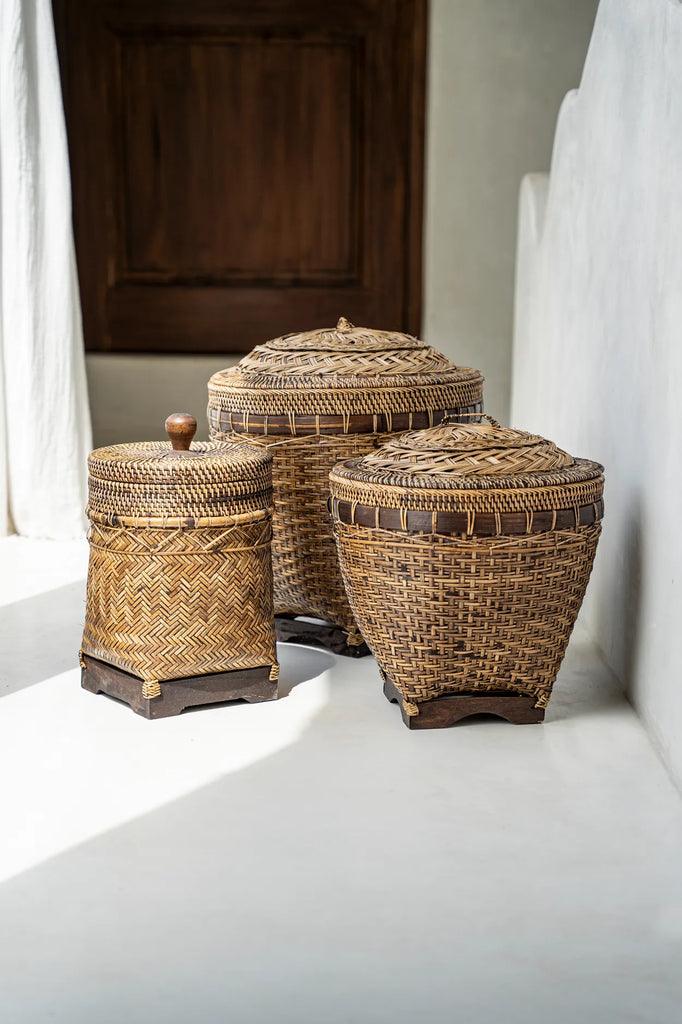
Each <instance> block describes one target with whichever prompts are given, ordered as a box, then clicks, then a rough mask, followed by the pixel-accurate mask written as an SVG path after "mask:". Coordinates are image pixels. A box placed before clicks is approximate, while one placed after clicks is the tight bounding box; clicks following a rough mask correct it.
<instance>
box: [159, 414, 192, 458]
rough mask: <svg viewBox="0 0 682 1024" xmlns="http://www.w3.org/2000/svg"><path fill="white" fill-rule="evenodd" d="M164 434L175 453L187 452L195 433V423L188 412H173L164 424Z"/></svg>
mask: <svg viewBox="0 0 682 1024" xmlns="http://www.w3.org/2000/svg"><path fill="white" fill-rule="evenodd" d="M165 427H166V433H167V434H168V437H169V439H170V443H171V444H172V445H173V451H175V452H188V451H189V448H190V445H191V443H192V438H193V437H194V435H195V434H196V432H197V421H196V420H195V418H194V416H191V415H190V414H189V413H188V412H174V413H171V415H170V416H169V417H168V419H167V420H166V423H165Z"/></svg>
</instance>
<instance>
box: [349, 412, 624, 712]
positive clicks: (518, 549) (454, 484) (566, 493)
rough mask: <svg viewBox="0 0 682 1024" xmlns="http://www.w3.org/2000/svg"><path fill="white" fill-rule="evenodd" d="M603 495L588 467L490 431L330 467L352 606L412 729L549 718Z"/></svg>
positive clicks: (412, 436)
mask: <svg viewBox="0 0 682 1024" xmlns="http://www.w3.org/2000/svg"><path fill="white" fill-rule="evenodd" d="M486 418H487V417H486ZM603 485H604V478H603V475H602V467H601V466H600V465H598V464H597V463H595V462H588V461H586V460H584V459H573V458H571V456H570V455H567V454H566V453H565V452H563V451H561V450H560V449H559V448H557V447H556V445H554V444H552V443H551V442H549V441H545V440H543V438H541V437H537V436H535V435H533V434H527V433H525V432H523V431H520V430H511V429H509V428H504V427H500V426H499V425H498V424H496V423H495V422H494V421H490V422H489V423H487V424H479V423H471V424H468V425H461V424H460V425H456V424H450V423H448V424H443V425H441V426H438V427H434V428H433V429H431V430H424V431H417V432H413V433H408V434H404V435H403V436H402V437H399V438H397V439H394V440H392V441H391V442H390V443H389V444H387V445H386V446H384V447H383V448H381V449H380V450H378V451H376V452H372V453H370V454H368V455H366V456H365V457H364V458H361V459H357V460H351V461H346V462H344V463H341V464H340V465H338V466H336V467H335V469H334V470H333V472H332V474H331V495H332V497H331V509H332V514H333V518H334V530H335V535H336V540H337V544H338V550H339V558H340V564H341V569H342V572H343V578H344V581H345V584H346V589H347V593H348V597H349V599H350V604H351V607H352V609H353V612H354V614H355V617H356V620H357V622H358V624H359V626H360V629H361V630H362V633H363V636H364V637H365V639H366V641H367V643H368V644H369V646H370V647H371V649H372V651H373V652H374V654H375V655H376V658H377V661H378V662H379V666H380V668H381V669H382V672H383V675H384V679H385V682H386V686H385V692H386V694H387V696H389V698H391V699H398V700H399V702H400V703H401V707H402V711H403V718H404V720H405V722H406V724H407V725H409V726H410V727H411V728H428V727H432V726H435V725H449V724H452V722H454V721H457V720H458V719H459V718H462V717H465V716H466V715H469V714H475V713H478V712H491V713H495V714H500V715H502V716H503V717H505V718H508V719H510V720H511V721H519V722H523V721H541V720H542V718H543V717H544V709H545V707H546V706H547V703H548V700H549V697H550V693H551V690H552V685H553V682H554V679H555V677H556V674H557V671H558V669H559V665H560V664H561V660H562V658H563V656H564V652H565V649H566V645H567V643H568V638H569V636H570V633H571V630H572V628H573V625H574V622H575V619H576V616H577V614H578V610H579V608H580V604H581V602H582V599H583V595H584V593H585V587H586V586H587V581H588V579H589V576H590V572H591V569H592V562H593V559H594V554H595V550H596V546H597V541H598V539H599V534H600V530H601V518H602V515H603V501H602V493H603Z"/></svg>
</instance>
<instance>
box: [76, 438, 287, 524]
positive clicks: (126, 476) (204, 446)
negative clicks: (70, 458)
mask: <svg viewBox="0 0 682 1024" xmlns="http://www.w3.org/2000/svg"><path fill="white" fill-rule="evenodd" d="M88 471H89V497H88V509H89V511H91V512H92V513H93V514H95V515H97V514H104V515H114V514H125V515H139V516H150V515H160V516H162V515H171V516H220V515H234V514H239V513H241V512H250V511H257V510H259V509H262V508H264V507H266V506H267V505H269V504H270V498H271V488H272V479H271V467H270V458H269V456H268V454H267V452H265V451H263V450H258V449H254V448H253V447H252V446H251V445H226V444H221V443H219V442H215V441H204V442H195V444H194V445H193V446H192V448H191V449H190V450H189V451H187V452H177V451H173V449H172V448H171V445H170V444H169V443H167V442H165V441H143V442H139V443H137V444H122V445H112V446H111V447H108V448H98V449H96V450H95V451H94V452H92V454H91V455H90V457H89V459H88Z"/></svg>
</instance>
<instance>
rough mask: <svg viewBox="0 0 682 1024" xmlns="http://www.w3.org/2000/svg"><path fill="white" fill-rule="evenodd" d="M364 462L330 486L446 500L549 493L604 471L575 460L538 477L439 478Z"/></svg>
mask: <svg viewBox="0 0 682 1024" xmlns="http://www.w3.org/2000/svg"><path fill="white" fill-rule="evenodd" d="M361 462H362V459H361V458H360V459H346V460H344V461H343V462H339V463H337V464H336V466H334V468H333V470H332V471H331V473H330V475H329V480H330V483H331V484H333V483H334V482H337V481H338V482H339V483H343V484H345V485H346V486H348V485H350V486H352V485H353V484H354V483H357V484H358V485H363V486H364V487H365V488H367V487H369V488H376V490H377V496H378V495H379V494H380V492H381V490H384V489H388V490H390V491H408V492H409V491H419V492H420V494H422V495H428V494H429V493H432V494H434V496H435V495H438V496H442V495H443V493H444V492H445V493H448V494H449V493H453V494H455V493H457V492H462V491H465V492H470V491H479V490H480V491H488V490H492V491H510V490H513V491H516V490H523V491H528V490H540V491H542V490H545V489H547V488H550V487H551V488H556V487H562V486H570V485H571V484H575V483H583V482H587V481H591V480H598V479H600V478H601V479H603V475H604V467H603V466H602V465H601V463H599V462H593V461H592V460H591V459H581V458H574V459H573V464H572V465H570V466H566V467H564V468H563V469H554V470H541V471H538V472H536V473H523V474H522V473H519V474H513V475H507V476H495V475H493V474H489V475H483V474H481V475H480V476H477V475H471V476H455V475H454V474H453V475H451V476H445V475H443V476H435V475H429V474H414V475H410V474H409V473H399V472H394V473H391V472H389V471H387V470H368V469H363V468H361V466H360V463H361Z"/></svg>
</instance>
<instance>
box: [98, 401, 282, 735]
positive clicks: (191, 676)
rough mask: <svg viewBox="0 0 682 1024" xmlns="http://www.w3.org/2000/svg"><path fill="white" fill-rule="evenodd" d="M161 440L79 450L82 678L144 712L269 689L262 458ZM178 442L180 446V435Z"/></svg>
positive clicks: (271, 692)
mask: <svg viewBox="0 0 682 1024" xmlns="http://www.w3.org/2000/svg"><path fill="white" fill-rule="evenodd" d="M166 427H167V429H168V432H169V434H170V436H171V441H172V445H171V444H169V443H167V442H143V443H140V444H122V445H115V446H113V447H111V448H100V449H98V450H97V451H94V452H93V453H92V454H91V456H90V459H89V504H88V516H89V518H90V534H89V539H90V565H89V570H88V588H87V606H86V616H85V630H84V633H83V644H82V651H81V665H82V668H83V685H84V686H85V687H86V688H87V689H90V690H93V691H94V692H98V691H101V690H103V691H104V692H107V693H110V694H112V695H113V696H116V697H120V698H121V699H123V700H126V701H127V702H128V703H129V704H130V705H131V706H132V707H133V708H134V710H136V711H138V712H139V713H141V714H145V715H147V717H151V718H158V717H163V716H166V715H169V714H175V713H177V712H178V711H181V710H182V709H183V708H184V707H188V706H189V705H191V704H203V703H214V702H216V701H219V700H229V699H235V698H244V699H246V700H264V699H271V698H272V697H275V696H276V695H277V675H278V668H277V657H276V646H275V635H274V621H273V602H272V568H271V560H270V544H271V529H272V520H271V511H272V510H271V500H272V478H271V458H270V455H269V454H268V452H267V451H264V450H259V449H257V448H254V447H253V446H252V445H245V444H241V445H227V444H221V443H217V442H215V441H210V442H204V443H198V444H194V445H191V439H192V436H193V434H194V431H195V430H196V421H195V420H194V419H193V418H192V417H188V416H186V415H183V414H178V415H176V416H174V417H169V419H168V420H167V422H166ZM190 445H191V447H190Z"/></svg>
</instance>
